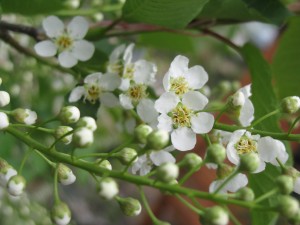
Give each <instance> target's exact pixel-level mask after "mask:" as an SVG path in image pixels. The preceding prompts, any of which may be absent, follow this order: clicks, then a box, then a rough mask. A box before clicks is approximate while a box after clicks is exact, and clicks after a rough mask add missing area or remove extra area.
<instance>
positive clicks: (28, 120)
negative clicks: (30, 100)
mask: <svg viewBox="0 0 300 225" xmlns="http://www.w3.org/2000/svg"><path fill="white" fill-rule="evenodd" d="M11 115H12V116H13V117H14V119H15V120H16V121H18V122H19V123H25V124H27V125H31V124H34V123H35V121H36V119H37V115H36V112H34V111H31V110H29V109H22V108H18V109H15V110H13V111H12V112H11Z"/></svg>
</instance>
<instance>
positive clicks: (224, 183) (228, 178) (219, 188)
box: [213, 170, 239, 194]
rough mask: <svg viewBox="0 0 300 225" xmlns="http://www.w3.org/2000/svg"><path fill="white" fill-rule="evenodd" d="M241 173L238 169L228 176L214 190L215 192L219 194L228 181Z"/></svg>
mask: <svg viewBox="0 0 300 225" xmlns="http://www.w3.org/2000/svg"><path fill="white" fill-rule="evenodd" d="M238 173H239V171H238V170H235V171H233V172H232V173H231V174H230V175H229V176H228V177H227V178H226V180H225V181H224V182H223V183H222V184H221V185H220V186H219V187H218V188H217V189H216V190H215V191H214V193H213V194H217V193H218V192H219V191H220V190H222V188H223V187H225V185H226V184H228V182H229V181H230V180H231V179H233V178H234V177H235V176H236V175H237V174H238Z"/></svg>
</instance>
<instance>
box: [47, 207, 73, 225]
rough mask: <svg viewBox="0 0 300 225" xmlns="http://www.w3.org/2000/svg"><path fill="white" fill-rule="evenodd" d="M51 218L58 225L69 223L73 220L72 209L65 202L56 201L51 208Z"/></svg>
mask: <svg viewBox="0 0 300 225" xmlns="http://www.w3.org/2000/svg"><path fill="white" fill-rule="evenodd" d="M51 219H52V221H53V222H54V223H55V224H57V225H67V224H69V222H70V220H71V211H70V209H69V207H68V205H67V204H66V203H64V202H59V203H56V204H55V205H54V206H53V208H52V210H51Z"/></svg>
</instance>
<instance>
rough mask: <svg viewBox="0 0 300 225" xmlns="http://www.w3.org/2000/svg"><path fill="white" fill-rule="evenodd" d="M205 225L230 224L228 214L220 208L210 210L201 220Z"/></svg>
mask: <svg viewBox="0 0 300 225" xmlns="http://www.w3.org/2000/svg"><path fill="white" fill-rule="evenodd" d="M201 222H202V223H203V225H226V224H228V222H229V217H228V213H227V212H226V211H225V210H224V209H223V208H222V207H220V206H214V207H211V208H208V209H207V210H206V211H205V214H204V215H203V218H201Z"/></svg>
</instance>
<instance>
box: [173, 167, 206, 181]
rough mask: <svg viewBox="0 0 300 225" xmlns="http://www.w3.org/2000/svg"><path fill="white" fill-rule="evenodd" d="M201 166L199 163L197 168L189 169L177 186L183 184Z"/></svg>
mask: <svg viewBox="0 0 300 225" xmlns="http://www.w3.org/2000/svg"><path fill="white" fill-rule="evenodd" d="M202 165H204V164H203V163H201V164H200V165H199V166H196V167H193V168H192V169H190V170H189V171H188V172H187V173H186V174H185V175H184V176H183V177H182V178H181V179H180V180H179V182H178V184H179V185H182V184H184V183H185V182H186V181H187V180H188V179H189V178H190V177H191V176H192V175H193V174H194V173H195V172H196V171H198V170H199V169H200V168H201V167H202Z"/></svg>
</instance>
